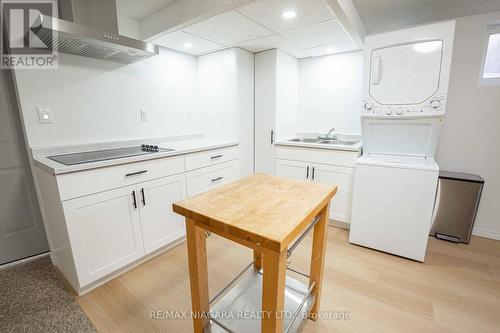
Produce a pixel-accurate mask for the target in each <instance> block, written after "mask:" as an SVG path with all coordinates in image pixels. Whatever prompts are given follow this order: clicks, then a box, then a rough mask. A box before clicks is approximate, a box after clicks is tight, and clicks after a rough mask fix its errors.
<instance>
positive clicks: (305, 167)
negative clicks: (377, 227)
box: [276, 146, 359, 223]
mask: <svg viewBox="0 0 500 333" xmlns="http://www.w3.org/2000/svg"><path fill="white" fill-rule="evenodd" d="M358 156H359V152H357V151H340V150H331V149H315V148H299V147H288V146H277V147H276V175H278V176H282V177H289V178H294V179H299V180H309V181H314V182H319V183H323V184H327V185H336V186H337V194H336V195H335V198H334V199H333V201H332V203H331V205H330V218H331V219H332V220H334V221H338V222H343V223H350V221H351V206H352V189H353V184H354V170H355V169H354V168H355V162H356V159H357V158H358Z"/></svg>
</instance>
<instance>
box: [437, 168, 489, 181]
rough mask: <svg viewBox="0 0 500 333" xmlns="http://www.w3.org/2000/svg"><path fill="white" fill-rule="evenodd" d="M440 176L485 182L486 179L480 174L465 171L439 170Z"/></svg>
mask: <svg viewBox="0 0 500 333" xmlns="http://www.w3.org/2000/svg"><path fill="white" fill-rule="evenodd" d="M439 178H444V179H453V180H458V181H466V182H474V183H484V179H483V178H481V176H479V175H474V174H470V173H463V172H452V171H439Z"/></svg>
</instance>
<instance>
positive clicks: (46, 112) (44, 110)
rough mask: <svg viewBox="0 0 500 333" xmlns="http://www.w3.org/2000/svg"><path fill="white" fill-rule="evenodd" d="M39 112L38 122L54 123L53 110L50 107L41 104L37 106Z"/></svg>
mask: <svg viewBox="0 0 500 333" xmlns="http://www.w3.org/2000/svg"><path fill="white" fill-rule="evenodd" d="M37 112H38V122H39V123H40V124H52V123H53V122H54V117H53V115H52V111H50V109H49V108H48V107H45V106H39V107H38V108H37Z"/></svg>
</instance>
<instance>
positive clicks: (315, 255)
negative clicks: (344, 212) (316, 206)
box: [309, 204, 330, 320]
mask: <svg viewBox="0 0 500 333" xmlns="http://www.w3.org/2000/svg"><path fill="white" fill-rule="evenodd" d="M329 212H330V204H327V205H326V206H325V207H323V209H322V210H321V212H320V214H321V218H320V220H319V221H318V223H316V225H315V226H314V234H313V244H312V251H311V268H310V272H309V285H311V284H312V283H313V282H315V283H316V284H315V285H314V288H313V290H312V294H313V295H314V296H315V297H316V300H315V303H314V304H313V306H312V307H311V309H310V310H309V318H310V319H312V320H316V318H317V315H318V311H319V305H320V299H321V286H322V284H323V271H324V267H325V250H326V236H327V228H328V215H329Z"/></svg>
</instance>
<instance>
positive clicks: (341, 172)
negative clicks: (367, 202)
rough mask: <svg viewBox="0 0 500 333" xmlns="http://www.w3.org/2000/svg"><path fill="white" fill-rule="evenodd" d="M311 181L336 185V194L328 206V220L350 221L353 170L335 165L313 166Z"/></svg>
mask: <svg viewBox="0 0 500 333" xmlns="http://www.w3.org/2000/svg"><path fill="white" fill-rule="evenodd" d="M311 179H312V180H313V181H315V182H318V183H322V184H326V185H336V186H337V193H336V194H335V196H334V197H333V200H332V203H331V205H330V219H333V220H336V221H341V222H349V221H351V207H352V188H353V182H354V169H353V168H347V167H339V166H335V165H326V164H313V165H312V170H311Z"/></svg>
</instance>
